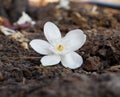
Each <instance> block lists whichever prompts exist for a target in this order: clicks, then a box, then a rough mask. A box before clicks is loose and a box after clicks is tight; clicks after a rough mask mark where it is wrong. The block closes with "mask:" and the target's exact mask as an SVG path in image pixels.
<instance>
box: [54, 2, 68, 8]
mask: <svg viewBox="0 0 120 97" xmlns="http://www.w3.org/2000/svg"><path fill="white" fill-rule="evenodd" d="M69 3H70V2H69V0H60V1H59V5H57V6H56V8H64V9H70V6H69Z"/></svg>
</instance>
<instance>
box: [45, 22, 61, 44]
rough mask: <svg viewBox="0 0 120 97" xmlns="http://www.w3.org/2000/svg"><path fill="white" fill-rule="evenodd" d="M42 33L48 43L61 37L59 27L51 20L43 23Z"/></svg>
mask: <svg viewBox="0 0 120 97" xmlns="http://www.w3.org/2000/svg"><path fill="white" fill-rule="evenodd" d="M44 34H45V36H46V38H47V40H48V41H49V42H50V43H51V42H53V41H56V40H58V39H61V33H60V30H59V28H58V27H57V26H56V25H55V24H53V23H52V22H47V23H45V25H44Z"/></svg>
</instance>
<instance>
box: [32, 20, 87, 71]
mask: <svg viewBox="0 0 120 97" xmlns="http://www.w3.org/2000/svg"><path fill="white" fill-rule="evenodd" d="M44 34H45V36H46V38H47V40H48V42H46V41H44V40H40V39H34V40H32V41H31V42H30V45H31V47H32V48H33V49H34V50H35V51H36V52H38V53H40V54H43V55H45V56H44V57H42V58H41V63H42V65H43V66H52V65H55V64H58V63H59V62H60V61H61V63H62V65H63V66H64V67H68V68H71V69H76V68H78V67H80V66H81V65H82V63H83V59H82V57H81V56H80V55H78V54H77V53H76V52H74V51H76V50H78V49H79V48H81V47H82V46H83V44H84V43H85V41H86V35H85V34H84V33H83V31H81V30H80V29H76V30H72V31H69V32H68V33H67V34H66V35H65V37H62V36H61V33H60V30H59V28H58V27H57V26H56V25H55V24H53V23H52V22H47V23H46V24H45V25H44Z"/></svg>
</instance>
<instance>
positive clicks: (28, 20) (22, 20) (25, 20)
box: [17, 12, 36, 25]
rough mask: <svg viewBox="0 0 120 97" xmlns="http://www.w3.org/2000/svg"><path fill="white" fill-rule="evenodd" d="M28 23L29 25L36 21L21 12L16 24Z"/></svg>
mask: <svg viewBox="0 0 120 97" xmlns="http://www.w3.org/2000/svg"><path fill="white" fill-rule="evenodd" d="M25 23H30V24H31V25H34V24H35V23H36V22H35V21H33V20H32V18H31V17H30V16H29V15H28V14H27V13H25V12H22V16H21V17H20V18H19V19H18V21H17V24H19V25H21V24H25Z"/></svg>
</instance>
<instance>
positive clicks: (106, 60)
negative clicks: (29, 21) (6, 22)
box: [0, 3, 120, 97]
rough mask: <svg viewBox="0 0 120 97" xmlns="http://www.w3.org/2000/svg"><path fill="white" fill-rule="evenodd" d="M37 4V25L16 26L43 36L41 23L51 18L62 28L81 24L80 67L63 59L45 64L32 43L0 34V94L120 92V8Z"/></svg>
mask: <svg viewBox="0 0 120 97" xmlns="http://www.w3.org/2000/svg"><path fill="white" fill-rule="evenodd" d="M55 5H56V4H49V5H47V7H40V8H38V9H37V10H36V11H34V13H32V16H33V18H35V19H36V20H37V24H36V25H35V27H30V28H26V29H20V31H21V32H22V31H26V33H23V34H24V35H25V37H26V38H27V39H29V41H30V40H32V39H36V38H38V39H39V38H40V39H45V38H44V35H43V26H44V23H45V22H47V21H52V22H54V23H56V25H58V26H59V28H60V30H61V32H62V34H63V35H64V34H66V33H67V32H68V31H69V30H72V29H76V28H80V29H82V30H83V31H84V32H85V33H86V35H87V41H86V43H85V45H84V46H83V47H82V48H81V49H80V50H79V51H78V53H79V54H80V55H81V56H82V57H83V58H84V64H83V65H82V67H81V68H78V69H76V70H71V69H68V68H64V67H63V66H62V65H61V63H60V64H58V65H56V66H51V67H43V66H42V65H41V63H40V58H41V57H42V56H41V55H39V54H37V53H36V52H35V51H34V50H33V49H32V48H31V47H30V46H29V49H24V48H23V47H22V46H21V45H20V42H18V41H16V40H15V39H12V38H11V37H9V36H5V35H2V34H0V97H120V73H119V72H120V11H119V10H113V9H108V8H101V7H98V9H97V12H92V8H93V6H92V5H82V4H74V3H72V4H71V6H72V9H71V10H64V9H59V10H56V9H54V6H55Z"/></svg>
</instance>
